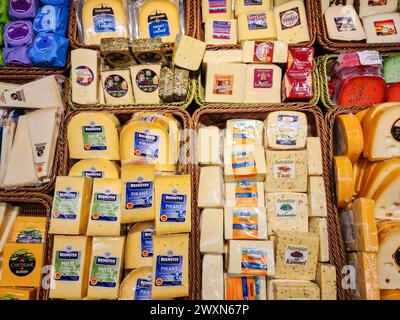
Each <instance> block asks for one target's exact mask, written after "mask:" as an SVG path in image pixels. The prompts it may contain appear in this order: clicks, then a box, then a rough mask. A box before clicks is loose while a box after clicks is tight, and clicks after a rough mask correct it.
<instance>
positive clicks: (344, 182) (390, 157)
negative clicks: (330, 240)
mask: <svg viewBox="0 0 400 320" xmlns="http://www.w3.org/2000/svg"><path fill="white" fill-rule="evenodd" d="M399 117H400V105H399V104H398V103H384V104H380V105H376V106H373V107H370V108H368V109H365V110H364V111H361V112H359V113H357V114H355V115H354V114H342V115H339V116H337V119H336V124H335V137H336V141H335V149H336V150H335V154H336V156H335V157H334V167H335V182H336V198H337V206H338V207H339V208H341V220H342V230H343V239H344V242H345V246H346V251H347V252H348V256H347V258H348V261H349V264H351V265H353V266H354V267H355V274H356V283H355V285H353V287H351V289H352V291H351V294H352V298H353V299H369V300H376V299H379V298H381V299H399V298H400V276H399V272H398V271H399V270H398V253H399V251H398V244H399V241H400V214H399V212H400V211H399V193H398V190H399V187H400V142H399V136H398V128H399V124H398V120H396V119H399Z"/></svg>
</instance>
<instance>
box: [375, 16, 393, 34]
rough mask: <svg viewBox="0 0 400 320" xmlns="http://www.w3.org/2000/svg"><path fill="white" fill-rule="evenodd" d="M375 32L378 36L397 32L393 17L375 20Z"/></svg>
mask: <svg viewBox="0 0 400 320" xmlns="http://www.w3.org/2000/svg"><path fill="white" fill-rule="evenodd" d="M374 25H375V32H376V35H378V36H391V35H394V34H397V30H396V26H395V25H394V21H393V19H391V20H384V21H375V22H374Z"/></svg>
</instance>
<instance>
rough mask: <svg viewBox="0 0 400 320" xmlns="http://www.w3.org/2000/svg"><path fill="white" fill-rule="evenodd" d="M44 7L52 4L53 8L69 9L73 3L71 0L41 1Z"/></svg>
mask: <svg viewBox="0 0 400 320" xmlns="http://www.w3.org/2000/svg"><path fill="white" fill-rule="evenodd" d="M40 3H41V4H42V5H46V4H50V5H52V6H64V7H67V8H69V6H70V4H71V1H70V0H40Z"/></svg>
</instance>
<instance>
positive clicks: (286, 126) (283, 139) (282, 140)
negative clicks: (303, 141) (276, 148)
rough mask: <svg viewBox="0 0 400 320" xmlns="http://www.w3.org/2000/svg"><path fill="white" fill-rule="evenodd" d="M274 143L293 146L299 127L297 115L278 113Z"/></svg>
mask: <svg viewBox="0 0 400 320" xmlns="http://www.w3.org/2000/svg"><path fill="white" fill-rule="evenodd" d="M277 127H278V130H277V133H276V144H277V145H281V146H295V145H296V142H297V141H296V137H297V135H298V128H299V116H295V115H282V114H280V115H278V123H277Z"/></svg>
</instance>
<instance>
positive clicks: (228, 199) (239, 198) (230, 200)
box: [225, 181, 265, 208]
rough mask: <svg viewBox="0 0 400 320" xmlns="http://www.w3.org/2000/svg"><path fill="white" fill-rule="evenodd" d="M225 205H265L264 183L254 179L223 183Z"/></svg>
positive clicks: (259, 206)
mask: <svg viewBox="0 0 400 320" xmlns="http://www.w3.org/2000/svg"><path fill="white" fill-rule="evenodd" d="M225 206H226V207H231V208H234V207H251V208H261V207H264V206H265V200H264V184H263V183H262V182H255V181H237V182H232V183H226V184H225Z"/></svg>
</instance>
